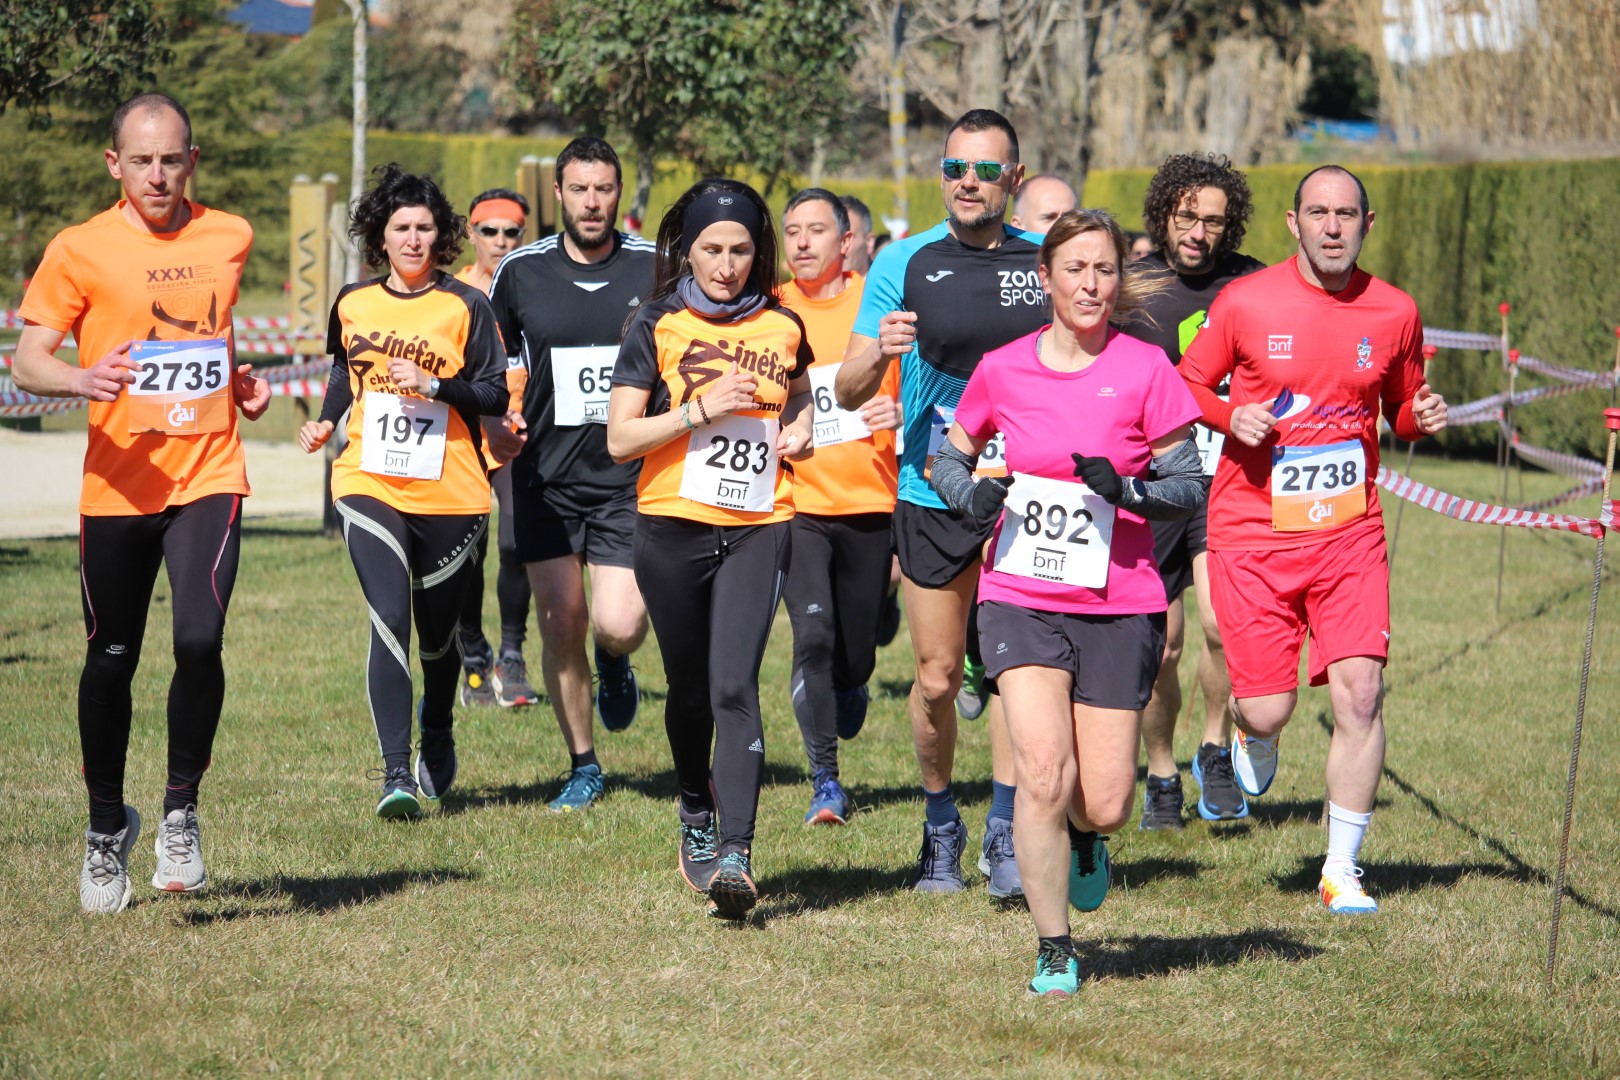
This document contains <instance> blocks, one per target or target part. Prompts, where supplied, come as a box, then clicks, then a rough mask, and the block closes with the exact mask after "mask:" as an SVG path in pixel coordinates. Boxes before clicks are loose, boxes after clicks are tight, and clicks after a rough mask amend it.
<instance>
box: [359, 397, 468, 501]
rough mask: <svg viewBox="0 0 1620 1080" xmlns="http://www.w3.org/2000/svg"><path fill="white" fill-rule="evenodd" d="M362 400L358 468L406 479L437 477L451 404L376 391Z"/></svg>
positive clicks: (441, 466) (441, 462)
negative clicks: (363, 413) (363, 411)
mask: <svg viewBox="0 0 1620 1080" xmlns="http://www.w3.org/2000/svg"><path fill="white" fill-rule="evenodd" d="M364 400H365V412H366V420H365V426H364V427H362V428H361V429H360V470H361V471H362V472H368V473H376V474H377V475H378V476H397V477H401V478H402V479H405V480H437V479H438V478H439V476H440V474H442V473H443V472H444V438H445V434H446V433H447V432H448V431H449V429H450V406H448V405H446V404H445V403H444V402H442V401H431V400H429V399H428V398H419V397H406V396H404V395H403V394H384V393H379V392H377V391H375V390H374V391H372V392H371V393H369V394H367V395H366V396H365V399H364Z"/></svg>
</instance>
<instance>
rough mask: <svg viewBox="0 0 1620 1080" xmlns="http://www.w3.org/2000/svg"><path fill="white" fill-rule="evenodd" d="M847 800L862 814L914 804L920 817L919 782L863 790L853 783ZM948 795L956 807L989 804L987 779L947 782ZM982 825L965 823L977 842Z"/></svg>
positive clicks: (920, 793)
mask: <svg viewBox="0 0 1620 1080" xmlns="http://www.w3.org/2000/svg"><path fill="white" fill-rule="evenodd" d="M848 790H849V797H850V799H851V800H852V801H853V802H854V804H855V809H857V810H860V811H862V812H870V811H873V810H881V809H882V808H883V807H885V806H889V805H892V804H895V803H915V804H916V807H917V814H918V816H919V817H921V815H922V812H923V789H922V781H920V780H919V781H918V782H917V783H915V784H899V785H894V784H891V785H888V786H885V787H865V786H862V785H860V784H855V785H852V786H850V787H849V789H848ZM951 794H952V796H953V797H954V798H955V799H956V805H957V806H959V807H960V806H966V805H969V804H971V803H978V802H989V801H990V778H989V777H985V778H983V779H982V780H963V779H961V778H958V779H955V780H952V781H951ZM983 829H984V822H983V820H980V821H979V823H978V824H977V825H973V824H971V823H970V824H969V826H968V832H969V833H971V834H973V835H974V839H978V836H979V834H980V833H982V832H983Z"/></svg>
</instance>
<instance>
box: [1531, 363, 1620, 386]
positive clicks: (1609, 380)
mask: <svg viewBox="0 0 1620 1080" xmlns="http://www.w3.org/2000/svg"><path fill="white" fill-rule="evenodd" d="M1519 366H1520V367H1521V368H1523V369H1524V370H1526V371H1533V372H1535V373H1536V374H1537V375H1540V376H1541V377H1542V378H1544V379H1552V380H1554V381H1555V382H1561V383H1572V384H1574V385H1576V386H1582V387H1609V386H1613V385H1614V372H1612V371H1587V370H1586V369H1585V368H1572V367H1565V366H1564V365H1563V364H1554V363H1551V362H1549V361H1547V360H1537V359H1536V358H1535V357H1533V356H1521V357H1519Z"/></svg>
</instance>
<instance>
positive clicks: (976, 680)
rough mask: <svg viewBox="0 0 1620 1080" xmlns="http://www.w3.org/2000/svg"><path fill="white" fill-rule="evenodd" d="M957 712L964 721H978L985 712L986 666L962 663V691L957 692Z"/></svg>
mask: <svg viewBox="0 0 1620 1080" xmlns="http://www.w3.org/2000/svg"><path fill="white" fill-rule="evenodd" d="M956 712H957V715H958V716H960V717H961V718H962V719H964V720H977V719H978V718H979V715H980V714H981V713H983V712H984V665H983V664H975V663H973V661H971V660H965V661H963V663H962V689H960V690H958V691H957V692H956Z"/></svg>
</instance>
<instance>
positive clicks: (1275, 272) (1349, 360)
mask: <svg viewBox="0 0 1620 1080" xmlns="http://www.w3.org/2000/svg"><path fill="white" fill-rule="evenodd" d="M1372 224H1373V213H1372V211H1371V210H1370V209H1369V208H1368V204H1367V190H1366V188H1365V187H1363V186H1362V183H1361V181H1360V180H1359V179H1357V178H1356V176H1355V175H1354V174H1352V173H1350V172H1349V171H1347V170H1345V169H1343V168H1341V167H1339V166H1337V165H1326V166H1323V167H1321V168H1319V169H1316V170H1314V171H1312V172H1310V173H1309V174H1307V175H1306V177H1305V178H1304V179H1303V180H1302V181H1300V184H1299V187H1298V189H1297V190H1296V191H1295V192H1294V209H1293V210H1292V211H1290V212H1289V214H1288V228H1289V231H1290V232H1292V233H1293V234H1294V236H1295V238H1296V239H1298V241H1299V250H1298V253H1297V254H1296V256H1295V257H1294V258H1291V259H1288V260H1285V261H1284V262H1281V263H1279V264H1277V265H1276V266H1273V267H1270V268H1268V269H1265V270H1261V271H1259V272H1257V273H1254V274H1251V275H1249V276H1248V277H1245V278H1242V279H1240V280H1238V281H1234V282H1232V283H1231V284H1229V285H1228V286H1226V288H1225V289H1223V290H1222V291H1221V293H1220V295H1219V296H1217V297H1216V299H1215V302H1214V303H1213V304H1212V305H1211V306H1210V310H1209V321H1208V323H1207V325H1206V326H1205V327H1204V329H1203V330H1202V331H1201V332H1200V333H1199V334H1198V336H1197V337H1196V338H1195V339H1194V340H1193V342H1192V345H1191V347H1190V348H1189V349H1188V350H1187V354H1186V356H1185V357H1183V359H1182V362H1181V373H1182V375H1183V376H1184V377H1185V378H1186V380H1187V384H1188V387H1189V388H1190V389H1191V390H1192V393H1193V396H1194V397H1195V398H1196V399H1197V400H1198V404H1199V406H1200V407H1201V408H1202V409H1203V410H1204V422H1205V423H1206V424H1208V425H1209V426H1211V427H1213V428H1215V429H1217V430H1219V431H1221V432H1224V433H1226V434H1228V435H1230V436H1231V437H1230V438H1228V439H1227V440H1226V445H1225V447H1224V449H1223V450H1222V453H1221V460H1220V464H1219V465H1218V466H1217V468H1216V472H1215V482H1214V487H1213V488H1212V490H1211V492H1210V498H1209V559H1210V587H1211V592H1212V594H1213V601H1214V605H1215V613H1216V616H1217V618H1218V619H1219V622H1220V625H1221V626H1223V627H1227V628H1229V630H1230V634H1229V635H1228V640H1227V648H1226V659H1227V666H1228V668H1229V669H1230V671H1231V675H1232V692H1233V697H1234V716H1235V720H1236V723H1237V737H1236V739H1235V741H1234V743H1233V746H1232V764H1233V770H1234V772H1235V773H1236V774H1237V780H1238V784H1239V786H1240V787H1242V788H1243V790H1244V792H1245V793H1247V794H1248V795H1250V796H1256V795H1261V794H1263V793H1264V792H1265V791H1266V789H1267V788H1268V787H1270V786H1271V781H1272V778H1273V777H1274V776H1275V775H1276V771H1277V740H1278V737H1279V736H1280V734H1281V732H1282V729H1283V727H1284V726H1285V725H1286V724H1287V723H1288V718H1289V716H1290V715H1291V714H1292V713H1293V710H1294V705H1295V703H1296V701H1297V700H1298V696H1299V691H1298V670H1299V653H1300V648H1301V646H1302V645H1303V644H1304V639H1305V634H1306V633H1307V631H1308V632H1309V633H1310V636H1311V647H1310V666H1309V670H1310V681H1311V685H1312V686H1322V685H1326V686H1327V687H1328V688H1329V691H1328V692H1329V695H1330V698H1331V701H1332V705H1333V724H1334V727H1333V742H1332V745H1331V746H1330V748H1329V750H1328V760H1327V794H1328V815H1329V822H1328V852H1327V859H1326V861H1325V863H1324V864H1323V867H1322V881H1321V886H1320V894H1321V897H1322V902H1323V904H1325V905H1326V906H1327V908H1328V910H1329V911H1332V912H1334V913H1335V914H1370V913H1372V912H1375V911H1377V910H1378V905H1377V903H1376V902H1374V901H1373V899H1372V898H1371V897H1369V896H1368V895H1367V893H1366V891H1365V890H1364V889H1363V888H1362V886H1361V868H1360V867H1359V866H1357V865H1356V859H1357V856H1358V855H1359V853H1360V850H1361V842H1362V839H1363V837H1364V836H1365V835H1366V831H1367V826H1368V824H1369V823H1370V822H1371V820H1372V808H1373V798H1374V796H1375V795H1376V794H1377V791H1378V778H1379V775H1380V773H1381V771H1382V769H1383V763H1384V721H1383V699H1384V680H1383V669H1384V662H1385V660H1386V658H1387V656H1388V653H1389V563H1388V560H1387V558H1386V556H1385V550H1384V531H1383V519H1382V516H1381V513H1380V510H1379V506H1378V493H1377V490H1376V488H1375V486H1374V483H1373V481H1374V479H1375V477H1376V475H1377V472H1378V418H1379V414H1380V404H1382V407H1383V415H1385V416H1388V417H1389V418H1390V420H1391V423H1392V424H1393V425H1394V427H1395V433H1396V434H1397V435H1399V436H1400V437H1401V438H1403V439H1407V440H1414V439H1418V438H1421V437H1422V436H1424V435H1433V434H1434V433H1436V432H1438V431H1440V430H1441V429H1443V428H1444V427H1445V426H1446V403H1445V400H1444V399H1443V398H1441V397H1440V396H1439V395H1438V394H1435V393H1433V392H1432V391H1431V390H1430V389H1429V385H1428V383H1427V382H1425V381H1424V378H1423V363H1422V344H1423V327H1422V323H1421V322H1420V321H1419V318H1418V312H1417V305H1416V304H1415V303H1414V302H1413V300H1412V298H1411V297H1410V296H1408V295H1407V294H1406V293H1404V292H1401V291H1400V290H1399V289H1397V288H1395V287H1394V286H1392V285H1390V284H1388V283H1387V282H1383V281H1380V280H1379V279H1377V278H1375V277H1373V276H1372V275H1371V274H1368V273H1367V272H1366V271H1364V270H1361V269H1360V268H1358V267H1357V266H1356V259H1357V257H1358V256H1359V255H1360V253H1361V244H1362V241H1363V240H1364V239H1365V238H1366V236H1367V233H1368V231H1370V230H1371V229H1372ZM1228 375H1230V376H1231V400H1230V401H1229V402H1227V401H1222V400H1221V399H1220V398H1219V397H1218V396H1216V392H1215V388H1216V387H1217V386H1218V385H1219V384H1220V382H1221V380H1222V379H1224V378H1226V377H1227V376H1228Z"/></svg>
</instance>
